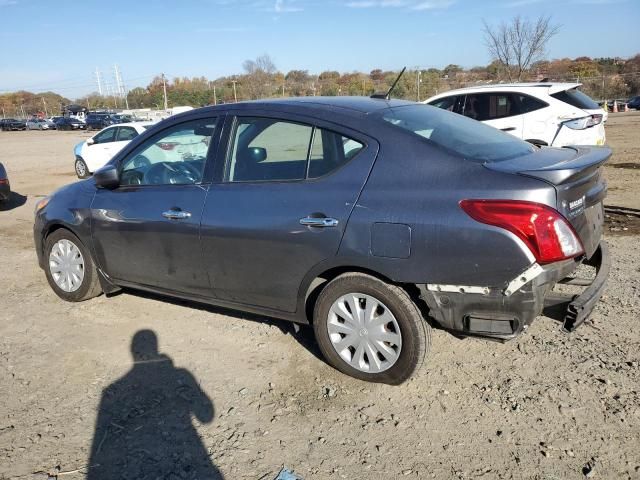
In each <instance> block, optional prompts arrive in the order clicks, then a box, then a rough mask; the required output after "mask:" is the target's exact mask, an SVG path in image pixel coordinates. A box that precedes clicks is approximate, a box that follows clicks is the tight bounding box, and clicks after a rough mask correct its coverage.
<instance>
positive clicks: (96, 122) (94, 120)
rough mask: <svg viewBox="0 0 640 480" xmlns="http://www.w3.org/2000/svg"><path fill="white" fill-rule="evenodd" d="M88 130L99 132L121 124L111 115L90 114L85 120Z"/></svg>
mask: <svg viewBox="0 0 640 480" xmlns="http://www.w3.org/2000/svg"><path fill="white" fill-rule="evenodd" d="M85 123H86V124H87V128H88V129H89V130H101V129H103V128H105V127H108V126H109V125H115V124H117V123H121V122H120V120H119V119H118V118H117V117H116V116H115V115H114V114H111V113H90V114H89V115H87V118H86V120H85Z"/></svg>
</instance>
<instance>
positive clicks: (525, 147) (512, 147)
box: [382, 105, 535, 163]
mask: <svg viewBox="0 0 640 480" xmlns="http://www.w3.org/2000/svg"><path fill="white" fill-rule="evenodd" d="M382 118H383V120H385V121H387V122H389V123H391V124H392V125H395V126H396V127H399V128H402V129H404V130H408V131H410V132H412V133H414V134H415V135H417V136H420V137H422V138H425V139H427V140H428V141H430V142H433V143H435V144H436V145H439V146H441V147H444V148H446V149H447V150H451V151H453V152H455V153H457V154H458V155H460V156H462V157H464V158H466V159H468V160H472V161H475V162H479V163H489V162H500V161H503V160H508V159H510V158H515V157H519V156H521V155H526V154H529V153H532V152H533V151H535V149H534V147H533V146H532V145H531V144H529V143H527V142H524V141H522V140H520V139H518V138H516V137H514V136H512V135H509V134H508V133H504V132H501V131H500V130H497V129H495V128H493V127H490V126H488V125H485V124H483V123H481V122H477V121H475V120H472V119H470V118H467V117H463V116H462V115H458V114H456V113H451V112H448V111H446V110H441V109H439V108H436V107H431V106H429V105H409V106H403V107H393V108H389V109H387V110H383V112H382Z"/></svg>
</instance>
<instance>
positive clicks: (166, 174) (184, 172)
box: [144, 162, 200, 185]
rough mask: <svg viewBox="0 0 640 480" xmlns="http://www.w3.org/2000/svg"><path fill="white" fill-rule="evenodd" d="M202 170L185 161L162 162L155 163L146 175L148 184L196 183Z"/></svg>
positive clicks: (145, 179)
mask: <svg viewBox="0 0 640 480" xmlns="http://www.w3.org/2000/svg"><path fill="white" fill-rule="evenodd" d="M199 179H200V172H199V171H198V170H197V169H196V168H195V167H193V166H191V165H190V164H188V163H185V162H160V163H156V164H155V165H153V166H152V167H151V168H149V170H147V172H146V173H145V175H144V183H145V184H147V185H179V184H189V183H196V182H197V181H198V180H199Z"/></svg>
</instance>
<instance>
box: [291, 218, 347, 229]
mask: <svg viewBox="0 0 640 480" xmlns="http://www.w3.org/2000/svg"><path fill="white" fill-rule="evenodd" d="M300 225H304V226H306V227H319V228H325V227H336V226H338V220H336V219H335V218H329V217H320V218H315V217H304V218H301V219H300Z"/></svg>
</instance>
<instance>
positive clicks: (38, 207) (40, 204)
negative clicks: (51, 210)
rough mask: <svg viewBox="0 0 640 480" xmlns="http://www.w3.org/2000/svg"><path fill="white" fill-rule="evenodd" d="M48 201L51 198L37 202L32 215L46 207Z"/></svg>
mask: <svg viewBox="0 0 640 480" xmlns="http://www.w3.org/2000/svg"><path fill="white" fill-rule="evenodd" d="M50 200H51V197H44V198H41V199H40V200H38V203H36V210H35V212H34V213H36V214H37V213H38V212H39V211H40V210H42V209H43V208H44V207H46V206H47V205H48V204H49V201H50Z"/></svg>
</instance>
